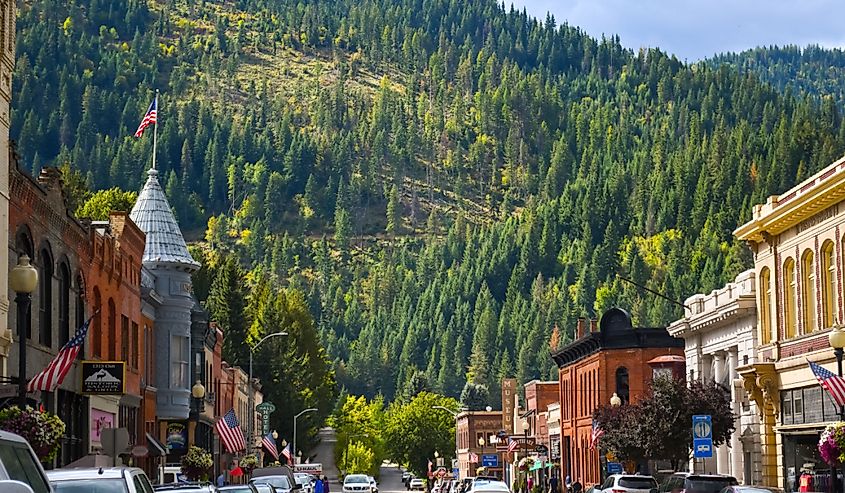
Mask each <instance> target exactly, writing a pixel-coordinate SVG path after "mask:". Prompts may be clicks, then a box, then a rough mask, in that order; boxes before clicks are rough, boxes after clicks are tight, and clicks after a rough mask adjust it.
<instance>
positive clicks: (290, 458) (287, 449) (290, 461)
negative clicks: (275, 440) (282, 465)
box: [282, 444, 293, 464]
mask: <svg viewBox="0 0 845 493" xmlns="http://www.w3.org/2000/svg"><path fill="white" fill-rule="evenodd" d="M282 455H284V456H285V459H287V460H288V464H293V452H291V449H290V444H288V445H287V447H285V448H284V449H282Z"/></svg>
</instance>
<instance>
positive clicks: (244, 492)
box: [219, 483, 259, 493]
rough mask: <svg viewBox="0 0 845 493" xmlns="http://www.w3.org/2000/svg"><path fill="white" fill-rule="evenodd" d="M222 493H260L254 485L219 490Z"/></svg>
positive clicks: (225, 487) (241, 485)
mask: <svg viewBox="0 0 845 493" xmlns="http://www.w3.org/2000/svg"><path fill="white" fill-rule="evenodd" d="M219 490H220V493H259V492H258V489H257V488H256V487H255V485H254V484H252V483H250V484H235V485H232V486H223V487H222V488H219Z"/></svg>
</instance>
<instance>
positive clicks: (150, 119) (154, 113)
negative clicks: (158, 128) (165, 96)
mask: <svg viewBox="0 0 845 493" xmlns="http://www.w3.org/2000/svg"><path fill="white" fill-rule="evenodd" d="M157 118H158V94H156V97H155V98H154V99H153V102H152V103H150V109H148V110H147V112H146V114H144V119H143V120H141V124H140V125H138V130H135V137H140V136H142V135H144V130H145V129H146V128H147V127H149V126H150V125H155V124H156V120H157Z"/></svg>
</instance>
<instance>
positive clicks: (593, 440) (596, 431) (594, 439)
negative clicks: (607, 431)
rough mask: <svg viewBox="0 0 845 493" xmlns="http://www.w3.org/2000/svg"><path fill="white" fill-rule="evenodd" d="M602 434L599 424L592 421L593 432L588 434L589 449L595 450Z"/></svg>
mask: <svg viewBox="0 0 845 493" xmlns="http://www.w3.org/2000/svg"><path fill="white" fill-rule="evenodd" d="M603 436H604V430H603V429H602V428H601V426H599V424H598V422H597V421H593V433H592V436H590V450H595V449H596V445H598V443H599V438H601V437H603Z"/></svg>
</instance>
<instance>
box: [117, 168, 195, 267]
mask: <svg viewBox="0 0 845 493" xmlns="http://www.w3.org/2000/svg"><path fill="white" fill-rule="evenodd" d="M147 175H148V176H149V177H148V178H147V183H145V184H144V188H143V189H142V190H141V193H140V195H138V200H137V201H136V202H135V207H133V208H132V213H131V214H130V215H129V217H130V218H131V219H132V221H134V222H135V224H136V225H138V227H139V228H141V230H142V231H143V232H144V234H146V235H147V244H146V247H145V248H144V263H145V264H170V265H175V266H178V267H181V268H183V269H185V270H187V271H189V272H193V271H196V270H197V269H199V267H200V263H199V262H197V261H196V260H194V258H193V257H191V254H190V252H188V246H187V244H185V238H184V237H183V236H182V231H181V230H180V229H179V224H177V223H176V218H175V217H174V216H173V211H172V210H171V209H170V204H169V203H168V202H167V197H166V196H165V195H164V190H162V188H161V185H159V183H158V171H156V170H154V169H151V170H149V171H148V172H147Z"/></svg>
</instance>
